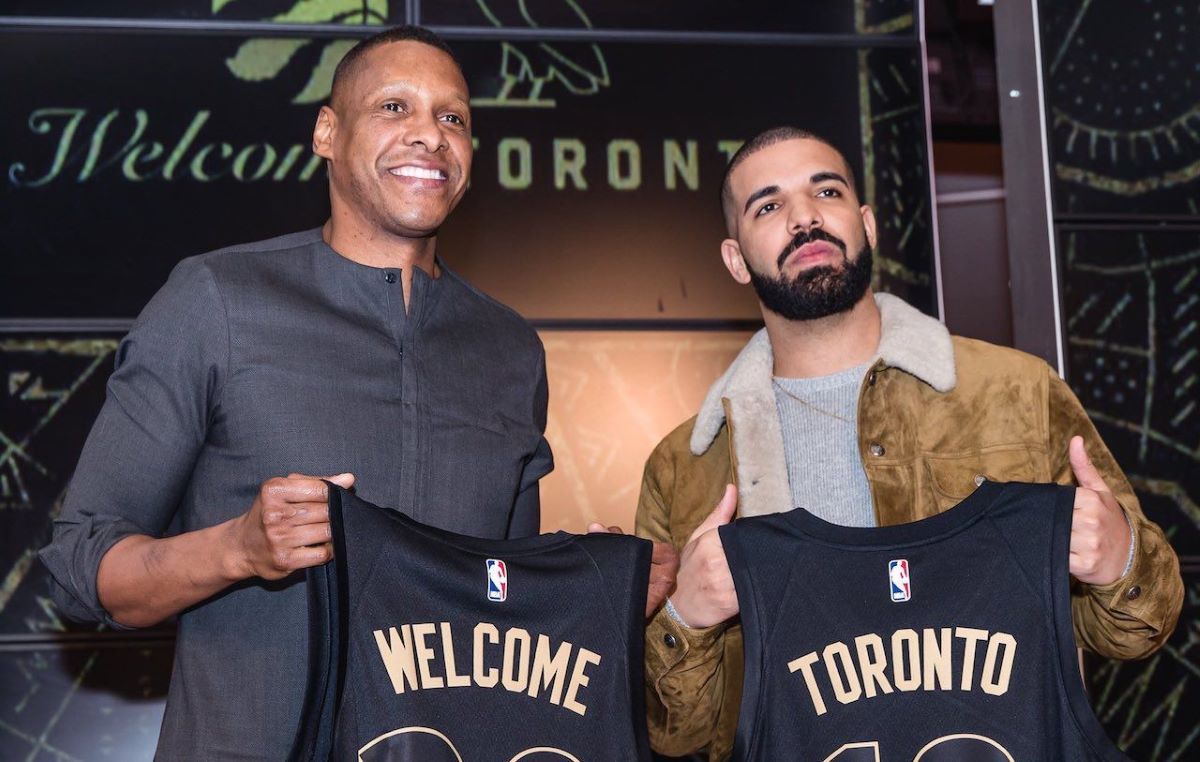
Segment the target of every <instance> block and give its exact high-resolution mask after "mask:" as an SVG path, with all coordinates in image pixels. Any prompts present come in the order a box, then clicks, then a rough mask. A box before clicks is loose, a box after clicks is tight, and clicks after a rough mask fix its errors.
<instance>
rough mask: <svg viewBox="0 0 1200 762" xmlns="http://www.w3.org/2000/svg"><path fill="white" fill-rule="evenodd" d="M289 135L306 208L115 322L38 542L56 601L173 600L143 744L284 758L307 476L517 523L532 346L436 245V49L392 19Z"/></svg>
mask: <svg viewBox="0 0 1200 762" xmlns="http://www.w3.org/2000/svg"><path fill="white" fill-rule="evenodd" d="M313 150H314V151H315V152H316V153H317V154H318V155H319V156H322V157H324V158H325V159H326V161H327V164H328V169H329V198H330V217H329V220H328V221H327V222H326V223H325V224H324V225H323V226H322V227H320V228H316V229H314V230H309V231H305V232H301V233H295V234H292V235H287V236H283V237H281V238H275V239H271V240H269V241H261V242H258V243H251V244H245V245H239V246H232V247H229V248H227V249H222V250H220V251H216V252H211V253H209V254H204V255H202V256H198V257H192V258H190V259H186V260H184V261H183V262H181V263H180V264H179V265H178V266H177V267H176V268H175V270H174V271H173V272H172V274H171V277H170V279H169V280H168V282H167V284H166V285H165V286H164V287H163V288H162V290H160V291H159V293H158V294H157V295H156V296H155V297H154V298H153V300H151V302H150V303H149V305H148V306H147V307H146V309H145V310H144V311H143V312H142V314H141V316H140V317H139V318H138V320H137V322H136V324H135V325H134V327H133V328H132V329H131V331H130V332H129V335H128V336H127V337H126V338H125V339H124V341H123V342H122V343H121V346H120V349H119V350H118V352H117V368H116V371H115V372H114V373H113V375H112V378H111V380H110V381H109V385H108V397H107V400H106V402H105V404H104V407H103V409H102V410H101V412H100V416H99V419H98V420H97V421H96V424H95V426H94V427H93V429H92V432H91V435H90V436H89V438H88V441H87V444H86V445H85V447H84V451H83V454H82V456H81V458H80V461H79V466H78V468H77V470H76V473H75V476H74V478H73V480H72V482H71V487H70V490H69V493H68V496H67V498H66V503H65V505H64V507H63V510H62V513H61V515H60V516H59V517H58V518H57V519H56V521H55V527H54V537H53V540H52V542H51V544H50V545H49V546H48V547H46V548H45V549H44V550H43V551H42V553H41V558H42V560H43V562H44V563H45V564H46V566H47V567H48V568H49V569H50V571H51V573H52V576H53V578H54V580H55V590H54V598H55V601H56V602H57V603H58V605H59V607H60V608H61V609H62V611H63V612H64V613H66V614H67V615H69V616H71V617H73V618H76V619H81V620H89V621H97V622H104V623H106V624H107V625H108V626H110V627H113V628H117V629H126V628H132V627H147V626H151V625H155V624H157V623H159V622H162V621H164V620H166V619H168V618H170V617H174V616H178V633H179V634H178V640H177V648H176V656H175V665H174V670H173V674H172V679H171V687H170V694H169V696H168V700H167V709H166V715H165V717H164V718H163V727H162V734H161V737H160V740H159V746H158V755H157V756H158V758H159V759H164V760H222V761H226V760H235V759H236V760H271V761H272V762H276V761H277V760H281V759H284V758H285V757H286V756H287V753H288V750H289V747H290V745H291V742H292V740H293V738H294V736H295V733H296V729H297V726H298V723H299V719H300V713H301V708H302V699H303V695H304V688H305V669H306V664H307V655H308V650H307V649H308V640H307V638H308V631H307V615H306V611H307V609H306V597H305V585H304V584H303V581H304V572H303V570H304V569H305V568H306V567H310V566H314V565H317V564H322V563H325V562H326V561H328V560H329V559H330V557H331V553H332V550H331V547H330V537H331V534H330V526H329V521H328V511H327V508H326V498H327V494H326V485H325V483H324V482H323V481H322V480H321V477H325V478H328V479H330V480H331V481H333V482H336V483H338V484H340V485H342V486H344V487H349V486H351V485H353V486H354V487H355V488H356V491H357V493H358V494H359V495H360V496H361V497H362V498H364V499H366V500H368V501H370V502H373V503H376V504H380V505H388V506H392V507H395V508H398V509H400V510H402V511H404V512H405V513H407V514H408V515H410V516H412V517H413V518H415V519H417V520H419V521H421V522H424V523H426V524H431V525H434V526H437V527H441V528H443V529H447V530H452V531H456V532H461V533H465V534H470V535H475V536H479V537H485V538H505V537H518V536H523V535H530V534H535V533H537V531H538V524H539V501H538V480H539V479H540V478H541V477H542V476H544V475H545V474H546V473H548V472H549V471H550V469H551V466H552V460H551V455H550V449H549V446H548V445H547V443H546V440H545V438H544V437H543V430H544V428H545V425H546V398H547V391H546V372H545V357H544V353H543V350H542V345H541V342H540V341H539V339H538V336H537V334H536V333H535V332H534V331H533V329H532V328H531V327H530V326H529V325H528V324H526V323H525V321H523V320H522V319H521V318H520V317H518V316H517V315H516V314H515V313H513V312H512V311H511V310H509V309H507V308H506V307H504V306H502V305H500V304H498V303H496V302H495V301H492V300H491V299H489V298H488V297H486V296H484V295H483V294H481V293H480V292H478V291H477V290H475V289H474V288H473V287H471V286H470V285H469V284H467V283H466V282H464V281H463V280H462V279H461V278H460V277H458V276H457V275H456V274H454V273H453V272H452V271H451V270H450V269H449V268H447V267H446V266H445V264H444V263H443V262H442V260H441V259H440V257H439V252H438V251H437V233H438V230H439V228H440V227H441V225H442V223H443V222H444V221H445V219H446V217H447V215H449V214H450V212H451V210H453V209H454V207H455V206H456V205H457V204H458V202H459V200H460V199H461V198H462V195H463V192H464V191H465V190H466V187H467V180H468V177H469V175H470V169H471V151H472V149H471V111H470V108H469V94H468V92H467V83H466V81H465V80H464V78H463V74H462V71H461V70H460V68H459V65H458V63H457V62H456V61H455V59H454V57H453V55H451V53H450V51H449V49H448V48H447V47H446V45H445V44H444V43H443V42H442V41H441V40H440V39H438V38H437V37H436V36H435V35H433V34H432V33H430V32H428V31H427V30H424V29H419V28H415V27H401V28H398V29H394V30H389V31H387V32H384V33H382V34H379V35H377V36H375V37H372V38H370V39H367V40H364V41H363V42H361V43H360V44H359V45H358V46H357V47H355V48H354V49H353V50H351V51H350V53H349V54H347V56H346V58H345V60H344V61H343V62H342V64H341V65H340V66H339V67H338V69H337V73H336V76H335V81H334V83H333V92H332V98H331V101H330V103H329V105H327V106H323V107H322V108H321V110H320V113H319V115H318V116H317V121H316V126H315V128H314V130H313ZM247 213H248V214H254V213H256V212H255V211H254V210H247Z"/></svg>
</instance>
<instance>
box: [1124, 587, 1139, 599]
mask: <svg viewBox="0 0 1200 762" xmlns="http://www.w3.org/2000/svg"><path fill="white" fill-rule="evenodd" d="M1141 594H1142V588H1140V587H1138V586H1137V585H1134V586H1133V587H1131V588H1129V590H1127V591H1126V592H1125V597H1126V598H1128V599H1129V600H1131V601H1136V600H1137V599H1138V596H1140V595H1141Z"/></svg>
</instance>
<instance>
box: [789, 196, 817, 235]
mask: <svg viewBox="0 0 1200 762" xmlns="http://www.w3.org/2000/svg"><path fill="white" fill-rule="evenodd" d="M823 223H824V220H823V219H822V218H821V210H820V209H819V208H818V207H817V205H816V204H815V203H813V200H812V199H810V198H807V197H803V198H800V199H798V200H795V201H793V202H792V204H791V206H790V208H789V212H788V232H789V233H791V234H792V235H795V234H796V233H799V232H801V231H804V232H805V233H807V232H810V231H812V229H813V228H819V227H821V225H822V224H823Z"/></svg>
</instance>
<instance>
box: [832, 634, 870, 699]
mask: <svg viewBox="0 0 1200 762" xmlns="http://www.w3.org/2000/svg"><path fill="white" fill-rule="evenodd" d="M822 658H823V659H824V661H825V669H826V671H828V672H829V683H830V685H832V686H833V695H834V697H835V698H837V700H838V701H839V702H841V703H843V704H849V703H850V702H852V701H857V700H858V699H859V698H860V697H861V696H862V686H861V685H859V682H858V672H857V671H856V670H855V669H854V662H853V660H852V659H851V658H850V649H849V648H847V647H846V644H845V643H841V642H838V643H830V644H829V645H827V646H825V651H824V653H823V654H822ZM835 661H840V662H841V663H842V669H841V672H840V673H839V671H838V665H837V664H836V663H835ZM843 674H844V675H845V678H846V679H845V681H843V680H842V675H843Z"/></svg>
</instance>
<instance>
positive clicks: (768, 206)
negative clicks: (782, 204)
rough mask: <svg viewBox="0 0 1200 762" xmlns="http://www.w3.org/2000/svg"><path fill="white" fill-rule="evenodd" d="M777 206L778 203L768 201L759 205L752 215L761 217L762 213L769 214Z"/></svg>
mask: <svg viewBox="0 0 1200 762" xmlns="http://www.w3.org/2000/svg"><path fill="white" fill-rule="evenodd" d="M778 208H779V204H778V203H776V202H774V201H768V202H767V203H765V204H763V205H762V206H760V207H759V208H758V210H757V211H755V212H754V216H755V217H761V216H763V215H764V214H770V213H771V212H773V211H775V210H776V209H778Z"/></svg>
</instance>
